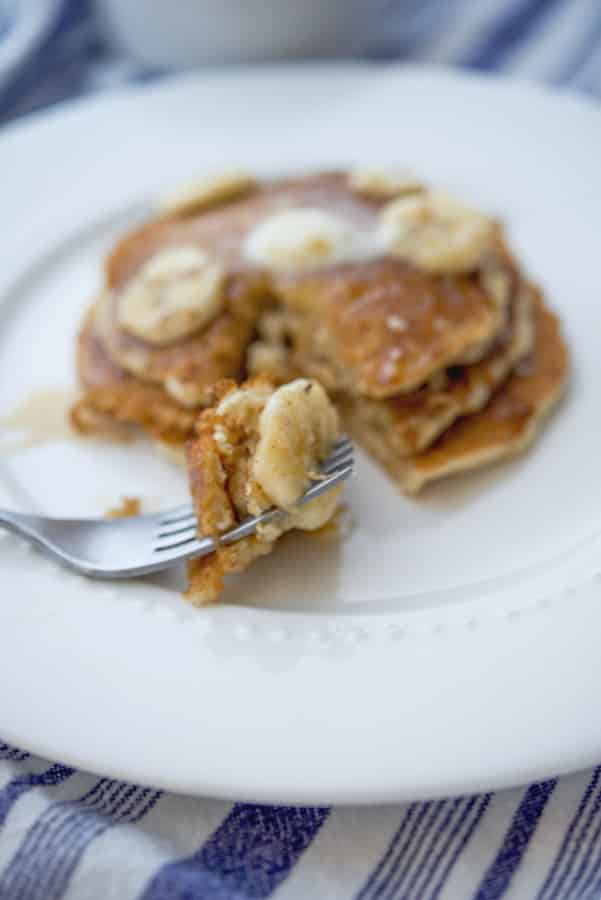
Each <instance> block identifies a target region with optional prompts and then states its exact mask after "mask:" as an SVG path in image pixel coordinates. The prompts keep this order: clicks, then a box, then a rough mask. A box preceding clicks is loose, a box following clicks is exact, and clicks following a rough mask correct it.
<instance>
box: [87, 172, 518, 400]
mask: <svg viewBox="0 0 601 900" xmlns="http://www.w3.org/2000/svg"><path fill="white" fill-rule="evenodd" d="M382 205H383V201H382V200H374V199H370V198H367V197H365V196H360V195H358V194H356V193H354V192H353V191H352V190H351V189H350V188H349V183H348V176H347V175H346V174H345V173H326V174H321V175H314V176H307V177H305V178H297V179H284V180H280V181H274V182H266V183H263V184H262V185H260V186H259V187H258V188H257V189H256V191H255V192H254V193H251V194H249V195H246V196H244V197H242V198H240V199H238V200H235V201H232V202H229V203H227V204H225V205H223V206H219V207H216V208H212V209H209V210H206V211H204V212H202V213H201V214H199V215H195V216H185V217H183V218H177V217H176V218H173V217H171V218H170V217H167V218H164V219H158V220H156V221H154V222H150V223H148V224H146V225H144V226H142V227H141V228H139V229H137V230H135V231H134V232H132V233H131V234H129V235H128V236H126V237H125V238H124V239H123V240H122V241H121V242H119V244H118V245H117V246H116V248H115V249H114V251H113V252H112V253H111V255H110V256H109V258H108V261H107V264H106V280H107V287H108V288H109V290H110V292H111V293H110V300H109V306H110V312H109V313H107V315H105V316H103V326H102V331H103V340H104V341H105V343H106V346H107V349H108V352H109V355H110V356H111V358H112V359H113V360H114V361H115V362H117V363H118V364H119V365H120V366H122V367H123V368H125V369H127V370H128V371H131V372H132V373H134V374H136V375H139V376H140V377H144V378H145V379H147V380H152V381H163V382H164V383H167V379H169V377H170V376H171V375H173V374H174V373H175V375H176V376H178V373H179V375H180V376H181V372H182V371H183V372H184V373H186V376H185V377H186V384H187V385H188V386H189V391H190V393H189V399H190V403H198V404H202V403H203V402H204V397H203V387H204V384H205V381H204V372H203V371H201V372H197V371H196V368H195V365H194V363H193V362H192V358H194V359H196V360H197V357H198V353H199V352H200V350H201V347H202V350H203V353H206V354H208V355H209V356H210V353H211V341H212V331H211V329H209V330H208V331H207V332H203V333H201V334H198V335H192V336H191V337H190V338H187V339H184V340H182V341H178V342H176V343H175V344H174V345H172V346H166V347H163V348H157V347H153V346H152V345H150V344H147V343H146V342H144V341H141V340H140V339H139V338H135V337H133V336H131V335H129V334H127V333H125V332H123V331H122V330H121V329H119V328H118V326H117V321H116V320H117V311H118V308H119V298H120V292H121V291H122V290H123V289H124V288H125V287H126V285H127V284H128V282H129V280H130V279H131V278H132V277H133V276H134V275H135V274H136V272H138V271H139V269H140V267H141V266H142V265H143V264H144V263H145V262H147V261H148V260H149V259H150V258H151V257H152V256H153V255H154V254H156V253H157V252H158V251H159V250H164V249H165V248H167V247H177V246H184V245H185V246H198V247H199V248H202V249H203V250H206V251H207V252H208V253H210V254H212V255H214V256H216V257H217V258H219V259H220V260H222V261H223V262H224V263H225V264H226V265H227V267H228V271H229V272H230V273H233V276H234V277H235V279H237V280H235V289H233V290H234V293H235V294H236V295H237V298H238V302H237V303H236V302H232V301H230V302H229V304H228V306H229V308H230V310H231V313H232V314H233V315H234V317H237V316H238V315H239V313H241V312H242V311H244V310H245V309H246V310H247V311H248V307H249V306H252V305H253V304H252V303H251V302H250V301H251V300H253V301H257V300H259V299H260V297H258V296H257V294H259V295H260V294H261V292H262V291H261V281H260V280H257V278H258V273H257V271H256V269H255V270H254V277H253V275H252V274H251V273H253V266H252V265H251V264H250V263H249V261H248V260H247V259H246V258H245V257H244V255H243V253H242V252H241V250H242V245H243V243H244V241H245V240H246V238H247V237H248V234H249V233H250V231H251V229H252V228H253V227H254V226H255V225H257V224H259V223H260V222H262V221H264V220H265V219H266V218H268V217H269V216H271V215H273V214H274V213H278V212H281V211H282V210H285V209H290V208H298V207H305V208H313V209H315V208H317V209H324V210H326V211H327V212H328V213H334V214H336V215H339V216H340V217H342V218H344V219H345V221H348V222H352V223H354V224H355V225H357V226H358V227H361V228H372V229H375V227H376V224H377V216H378V211H379V208H380V207H381V206H382ZM486 265H487V266H488V267H489V268H490V267H491V266H497V267H501V268H502V269H503V270H506V271H507V272H508V276H511V275H512V271H513V270H512V262H511V260H510V258H509V256H508V255H507V254H506V253H505V252H504V251H503V250H502V249H499V247H497V248H494V249H493V251H492V254H491V258H490V259H488V260H487V261H486ZM264 275H265V276H267V273H264ZM269 284H270V286H265V285H264V288H263V293H270V294H271V296H272V299H277V300H281V301H283V302H284V303H285V304H286V305H287V306H288V307H289V308H291V309H293V310H297V311H299V310H300V311H302V312H303V313H306V314H308V315H309V316H311V319H312V330H313V331H314V332H315V339H316V341H317V342H318V343H319V344H320V346H322V347H323V349H324V352H326V353H327V355H328V356H329V358H330V360H331V364H332V366H333V367H334V368H336V370H337V371H339V372H343V373H344V376H343V381H344V384H343V385H341V387H343V388H344V389H349V390H352V391H353V392H357V393H361V394H364V395H366V396H374V397H380V396H391V395H394V394H397V393H399V392H401V391H411V390H413V389H415V388H416V387H418V386H419V385H420V384H422V383H423V382H424V381H426V380H427V379H428V378H429V377H430V376H431V375H432V374H433V373H434V372H436V371H437V370H440V369H442V368H447V367H448V366H449V365H452V364H454V363H459V362H461V361H465V359H466V355H467V356H469V358H470V360H471V361H475V360H477V359H478V358H480V357H481V356H482V355H483V354H484V353H485V352H486V351H487V349H488V347H489V346H490V343H491V341H492V340H493V339H494V337H495V336H496V334H497V333H498V332H499V331H500V330H501V329H502V327H503V325H504V323H505V308H504V304H503V303H500V302H499V299H498V297H494V296H492V294H491V292H490V291H489V290H488V289H487V287H486V285H485V284H483V281H482V277H481V272H475V273H471V274H466V275H452V274H449V275H433V274H429V273H427V272H425V271H422V270H420V269H417V268H415V267H414V266H411V265H409V264H407V263H404V262H402V261H399V260H397V259H393V258H392V257H382V258H380V259H373V260H371V261H367V260H359V261H357V262H352V263H348V264H346V265H343V266H332V267H328V268H325V269H323V270H321V271H319V272H313V273H308V274H300V275H299V274H297V275H294V276H290V275H288V276H284V275H281V274H279V275H278V274H272V275H271V277H270V278H269ZM247 318H252V315H249V316H248V317H247ZM399 321H400V322H401V323H402V327H403V329H404V330H403V332H400V331H399V330H398V327H397V326H398V322H399ZM391 323H392V324H391ZM212 329H213V331H217V332H218V333H219V338H218V340H221V339H222V337H221V336H222V334H226V335H227V336H228V338H229V337H230V332H231V330H232V329H231V326H229V327H226V326H225V325H224V323H222V322H220V320H219V319H218V320H216V321H215V323H214V325H213V326H212ZM242 330H243V329H240V333H239V334H238V333H236V334H235V335H234V337H233V338H232V341H233V342H234V340H235V339H236V338H237V339H238V340H239V346H242V344H243V343H244V335H243V334H242ZM232 346H233V343H232ZM225 367H226V368H227V366H225ZM230 368H231V366H230ZM226 375H231V376H233V377H237V376H238V375H239V372H234V371H230V372H221V373H219V374H218V375H217V377H225V376H226ZM196 379H198V383H199V385H200V386H201V387H200V389H199V391H198V392H197V393H198V396H197V397H195V395H194V391H193V388H192V385H194V384H195V383H196ZM167 389H168V390H170V389H171V385H170V384H169V383H167ZM179 399H182V398H181V397H180V398H179ZM184 402H185V401H184Z"/></svg>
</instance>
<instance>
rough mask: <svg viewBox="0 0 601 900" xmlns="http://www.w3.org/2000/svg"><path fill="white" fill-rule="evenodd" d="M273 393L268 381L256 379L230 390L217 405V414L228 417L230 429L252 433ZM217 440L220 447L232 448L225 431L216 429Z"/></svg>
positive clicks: (227, 449) (228, 449)
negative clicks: (250, 384) (250, 383)
mask: <svg viewBox="0 0 601 900" xmlns="http://www.w3.org/2000/svg"><path fill="white" fill-rule="evenodd" d="M271 394H272V387H271V385H270V383H269V382H268V381H266V380H265V381H261V380H260V379H255V383H254V384H253V385H252V386H248V384H247V385H245V386H243V387H239V388H235V389H234V390H231V391H228V393H227V394H226V395H225V397H224V398H223V399H222V400H221V401H220V403H219V405H218V407H217V415H218V416H223V417H224V418H225V419H226V421H227V425H228V428H229V429H234V430H239V431H243V432H245V433H246V434H252V432H253V431H254V429H255V427H256V423H257V420H258V418H259V415H260V413H261V412H262V410H263V408H264V406H265V403H266V401H267V399H268V397H270V396H271ZM219 427H220V426H218V429H219ZM215 440H216V441H217V443H218V444H219V445H220V448H221V449H225V451H226V452H230V451H231V450H232V446H231V444H230V442H229V440H228V439H227V435H226V434H225V432H224V431H219V430H216V432H215Z"/></svg>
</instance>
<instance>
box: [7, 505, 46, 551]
mask: <svg viewBox="0 0 601 900" xmlns="http://www.w3.org/2000/svg"><path fill="white" fill-rule="evenodd" d="M36 521H37V517H36V516H29V515H27V514H26V513H18V512H14V511H13V510H11V509H0V528H6V530H7V531H10V532H12V533H13V534H17V535H19V537H22V538H25V540H27V541H29V542H30V543H31V544H37V545H38V546H39V545H41V544H42V543H43V541H41V540H40V537H39V534H38V532H37V531H35V530H34V524H33V523H34V522H36Z"/></svg>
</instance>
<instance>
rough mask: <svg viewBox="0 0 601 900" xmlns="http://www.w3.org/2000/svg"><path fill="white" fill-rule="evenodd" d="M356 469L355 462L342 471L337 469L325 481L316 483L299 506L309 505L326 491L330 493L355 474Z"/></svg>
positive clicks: (300, 501) (303, 497)
mask: <svg viewBox="0 0 601 900" xmlns="http://www.w3.org/2000/svg"><path fill="white" fill-rule="evenodd" d="M354 468H355V464H354V462H350V463H348V465H346V466H343V467H342V468H340V469H336V471H335V472H333V473H332V474H331V475H329V476H328V478H324V479H323V481H316V482H314V483H313V485H312V486H311V487H310V488H309V490H308V491H306V492H305V493H304V494H303V496H302V497H301V498H300V500H299V501H298V503H299V506H304V505H305V503H309V501H310V500H314V499H315V497H319V495H320V494H323V493H324V492H325V491H329V490H330V489H331V488H333V487H335V486H336V485H337V484H339V483H340V482H341V481H345V480H346V479H347V478H349V477H350V476H351V475H352V474H353V471H354Z"/></svg>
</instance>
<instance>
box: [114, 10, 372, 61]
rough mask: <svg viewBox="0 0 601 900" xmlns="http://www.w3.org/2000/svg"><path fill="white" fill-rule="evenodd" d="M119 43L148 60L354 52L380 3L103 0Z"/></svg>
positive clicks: (242, 58)
mask: <svg viewBox="0 0 601 900" xmlns="http://www.w3.org/2000/svg"><path fill="white" fill-rule="evenodd" d="M97 2H98V7H99V9H100V12H101V15H102V16H103V19H104V21H105V24H106V28H107V30H108V33H109V35H110V36H111V38H112V40H113V42H114V43H115V44H116V45H117V46H118V47H119V48H120V49H122V50H125V51H126V52H127V53H129V54H130V55H131V56H133V57H134V58H136V59H138V60H140V61H141V62H143V63H146V64H148V65H152V66H159V67H161V68H179V67H186V66H193V65H197V64H200V63H218V62H243V61H253V60H262V59H278V58H280V59H282V58H287V57H327V56H341V55H350V54H352V53H354V52H357V51H358V50H360V49H362V48H363V47H365V46H366V41H367V39H368V35H369V32H370V30H371V26H372V25H373V23H374V21H375V20H376V19H377V16H378V8H379V6H381V3H378V2H374V0H219V2H215V0H176V2H174V0H97Z"/></svg>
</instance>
